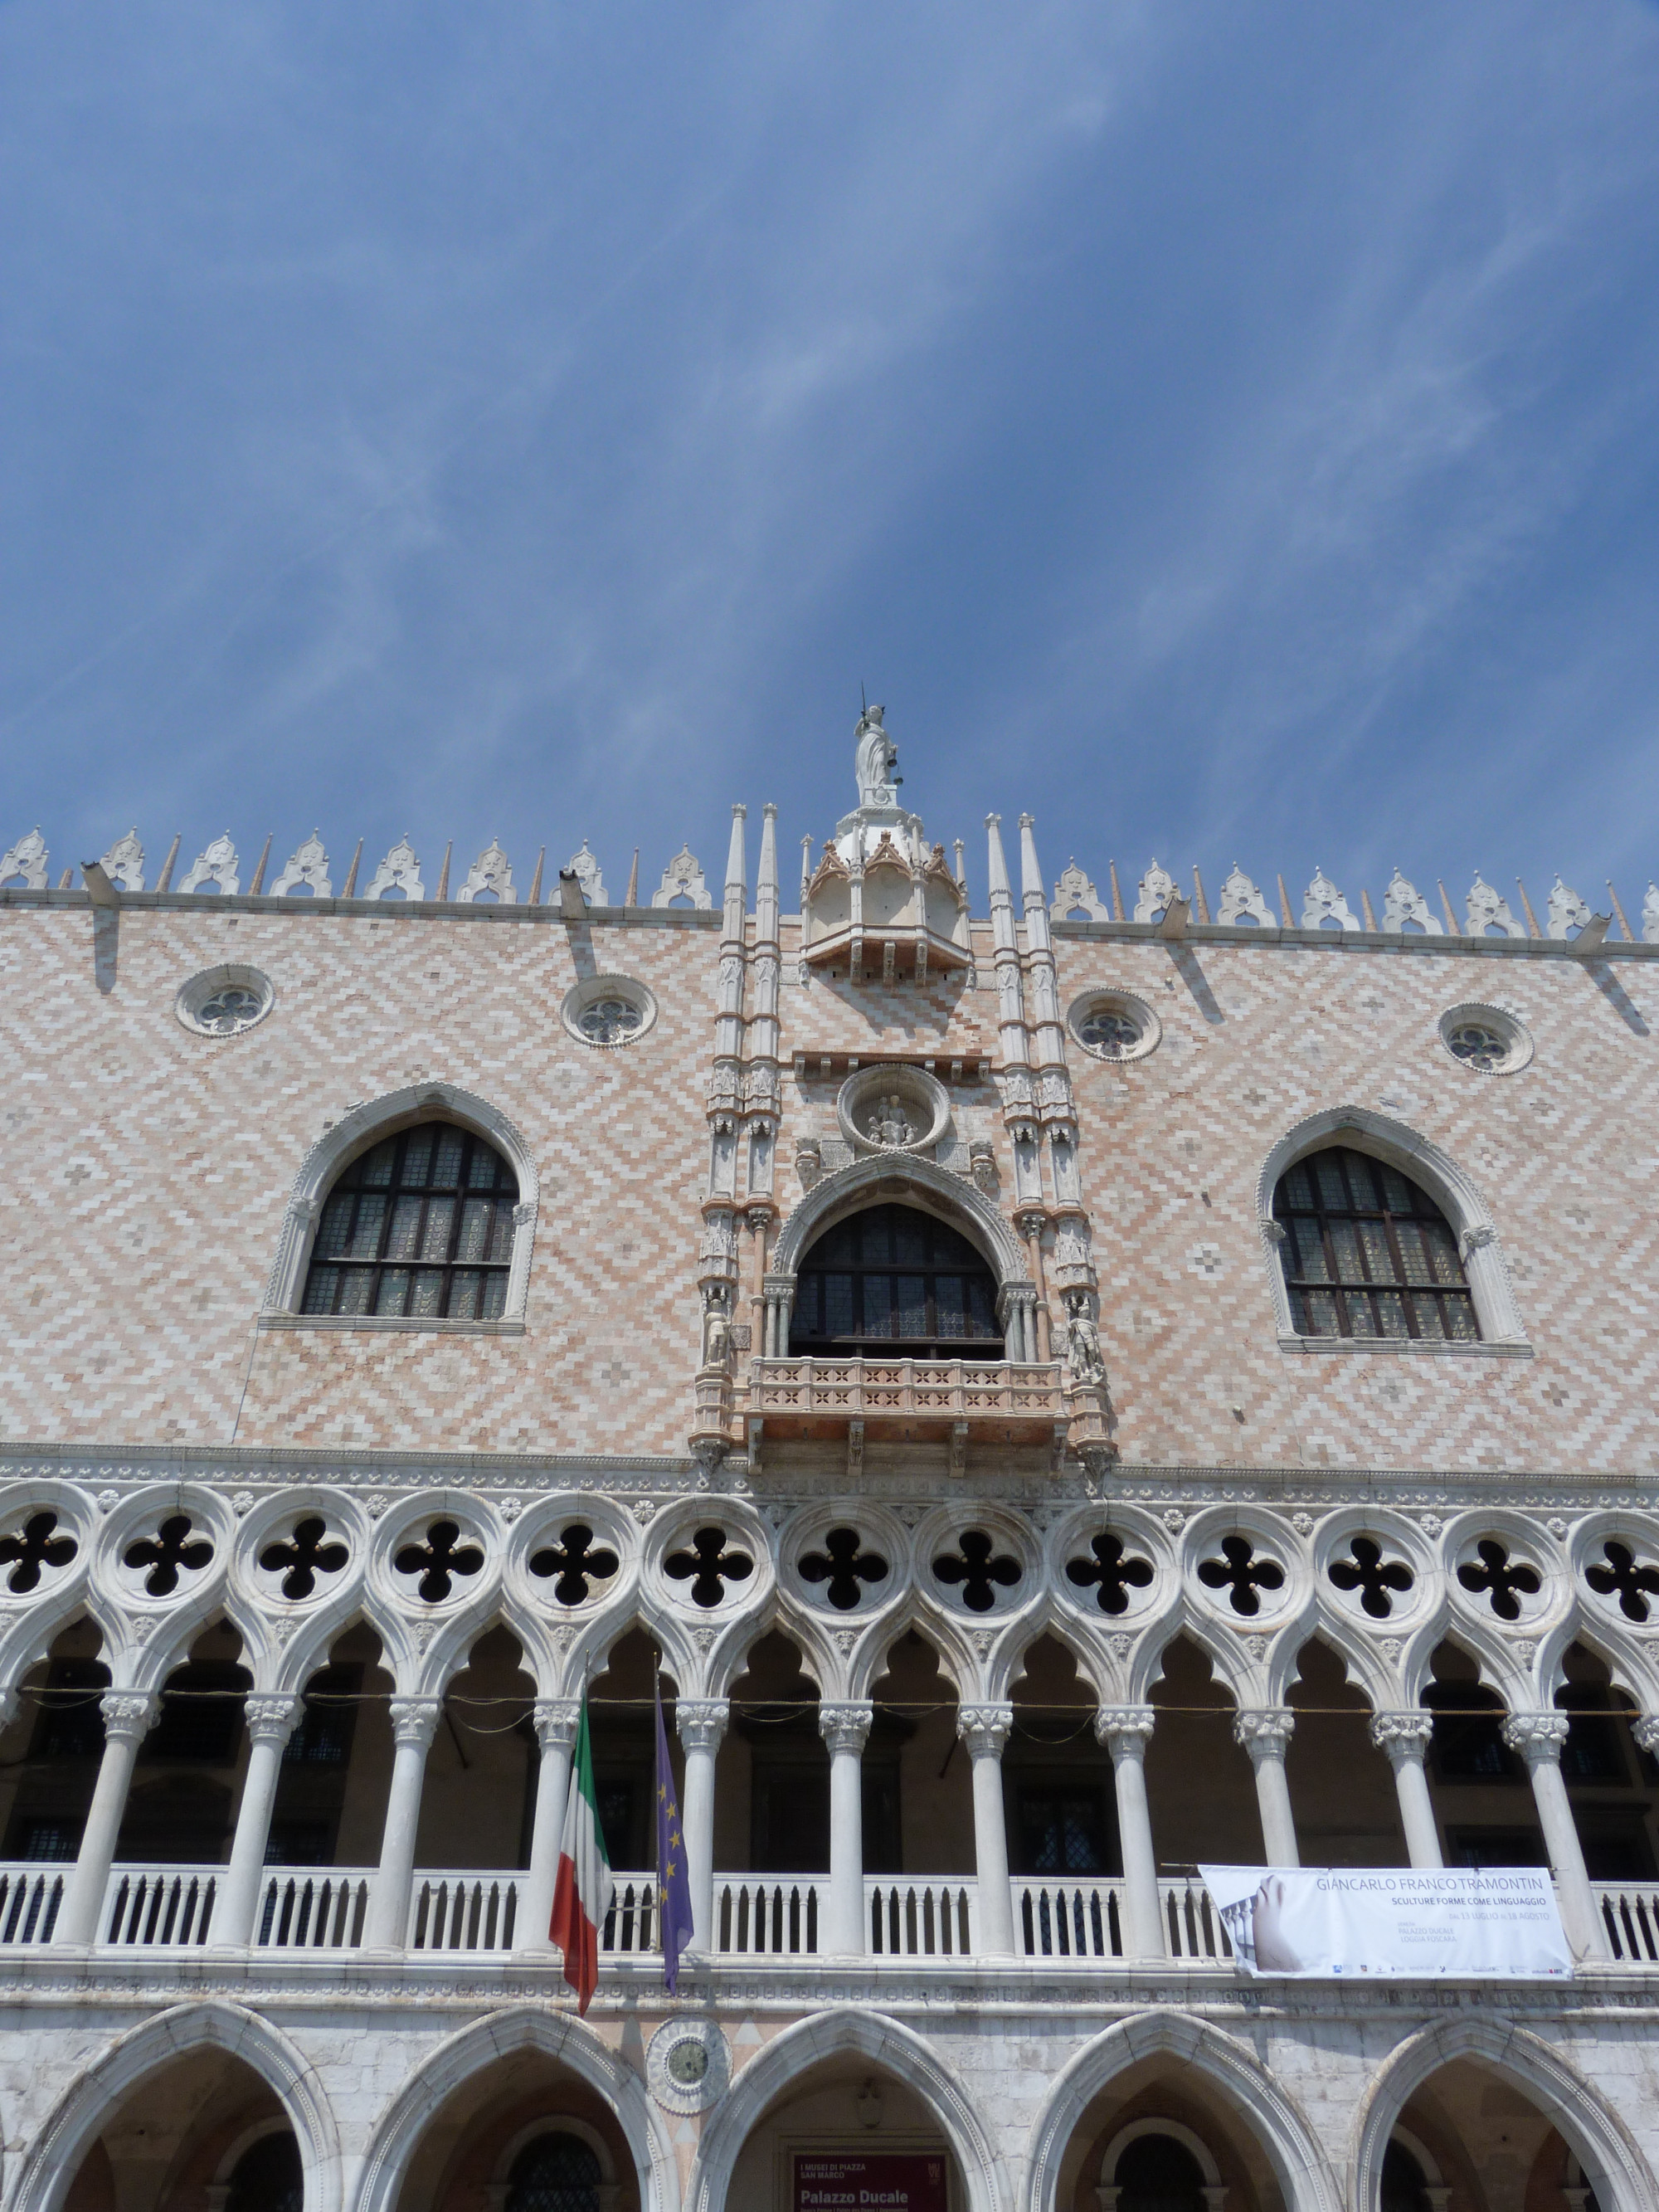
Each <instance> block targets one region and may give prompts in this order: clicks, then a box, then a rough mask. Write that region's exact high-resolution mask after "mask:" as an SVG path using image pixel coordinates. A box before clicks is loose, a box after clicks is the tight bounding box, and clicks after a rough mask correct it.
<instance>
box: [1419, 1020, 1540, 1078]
mask: <svg viewBox="0 0 1659 2212" xmlns="http://www.w3.org/2000/svg"><path fill="white" fill-rule="evenodd" d="M1440 1042H1442V1043H1443V1045H1444V1046H1445V1048H1446V1049H1447V1051H1448V1052H1449V1053H1450V1054H1451V1056H1452V1058H1453V1059H1454V1060H1462V1063H1463V1065H1464V1066H1465V1067H1467V1068H1468V1069H1469V1070H1470V1071H1471V1073H1474V1074H1475V1075H1513V1074H1514V1073H1515V1072H1516V1069H1517V1068H1521V1067H1524V1066H1526V1065H1527V1063H1528V1060H1530V1059H1531V1058H1532V1039H1531V1037H1530V1036H1528V1034H1527V1031H1526V1030H1524V1029H1523V1028H1522V1025H1521V1024H1520V1023H1519V1022H1518V1021H1516V1018H1515V1017H1514V1015H1513V1014H1510V1013H1506V1012H1504V1009H1503V1008H1502V1007H1501V1006H1454V1007H1453V1008H1452V1010H1451V1012H1449V1013H1448V1014H1443V1015H1442V1016H1441V1018H1440Z"/></svg>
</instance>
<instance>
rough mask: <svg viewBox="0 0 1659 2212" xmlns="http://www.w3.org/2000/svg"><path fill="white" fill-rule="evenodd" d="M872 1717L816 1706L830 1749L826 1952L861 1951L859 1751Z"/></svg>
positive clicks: (865, 1711) (864, 1711) (849, 1708)
mask: <svg viewBox="0 0 1659 2212" xmlns="http://www.w3.org/2000/svg"><path fill="white" fill-rule="evenodd" d="M874 1717H875V1716H874V1713H873V1712H872V1709H871V1707H870V1706H869V1705H851V1704H848V1705H820V1706H819V1707H818V1734H819V1735H821V1736H822V1737H823V1740H824V1741H825V1742H826V1743H827V1744H828V1745H829V1912H828V1914H827V1915H826V1916H825V1923H824V1926H823V1929H822V1931H821V1942H822V1945H823V1949H824V1950H825V1951H827V1952H831V1953H836V1954H840V1955H842V1956H847V1957H851V1956H857V1955H860V1954H862V1953H863V1952H864V1951H865V1949H866V1948H867V1939H866V1930H865V1925H864V1764H863V1762H864V1746H865V1742H866V1739H867V1737H868V1735H869V1734H870V1723H871V1722H872V1719H873V1718H874Z"/></svg>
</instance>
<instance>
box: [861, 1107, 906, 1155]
mask: <svg viewBox="0 0 1659 2212" xmlns="http://www.w3.org/2000/svg"><path fill="white" fill-rule="evenodd" d="M869 1135H870V1141H871V1142H872V1144H875V1145H883V1146H891V1147H892V1148H893V1149H894V1150H895V1151H898V1150H900V1149H901V1148H902V1146H906V1145H913V1144H914V1143H915V1139H916V1133H915V1127H914V1126H913V1125H912V1124H911V1122H910V1121H908V1119H907V1118H906V1116H905V1112H904V1101H903V1100H902V1098H900V1097H898V1096H897V1095H896V1094H895V1095H894V1096H892V1097H888V1098H883V1099H881V1100H879V1101H878V1103H877V1106H876V1109H875V1111H874V1113H873V1114H872V1115H871V1116H870V1125H869Z"/></svg>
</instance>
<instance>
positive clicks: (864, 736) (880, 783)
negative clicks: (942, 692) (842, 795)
mask: <svg viewBox="0 0 1659 2212" xmlns="http://www.w3.org/2000/svg"><path fill="white" fill-rule="evenodd" d="M886 711H887V709H886V708H884V707H866V708H865V710H864V712H863V713H862V714H860V716H859V726H858V728H857V729H856V730H855V731H854V755H853V773H854V777H855V778H856V780H857V782H858V787H859V806H860V811H862V810H864V809H866V808H869V807H885V806H896V805H898V786H899V785H900V784H901V783H902V781H904V779H903V777H902V776H896V775H894V773H893V770H894V769H895V768H896V766H897V764H898V747H897V746H896V744H894V743H893V741H892V739H891V738H890V737H889V736H888V734H887V732H886V731H885V730H884V728H883V727H882V721H881V718H882V716H883V715H884V714H885V713H886Z"/></svg>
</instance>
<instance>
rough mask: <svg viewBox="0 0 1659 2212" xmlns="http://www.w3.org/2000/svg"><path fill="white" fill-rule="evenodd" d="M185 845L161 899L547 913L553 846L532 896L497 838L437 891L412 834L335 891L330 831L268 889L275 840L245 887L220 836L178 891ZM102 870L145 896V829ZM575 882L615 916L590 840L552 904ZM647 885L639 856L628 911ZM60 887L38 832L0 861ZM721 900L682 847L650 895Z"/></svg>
mask: <svg viewBox="0 0 1659 2212" xmlns="http://www.w3.org/2000/svg"><path fill="white" fill-rule="evenodd" d="M179 843H180V840H179V838H178V837H174V839H173V842H172V844H171V845H170V846H169V847H168V848H167V858H166V860H164V861H163V862H162V864H161V872H160V873H159V874H158V875H157V876H156V878H155V883H154V884H151V885H149V889H150V890H152V891H154V892H155V893H158V894H160V893H164V892H172V893H173V895H174V896H180V897H183V896H201V897H223V898H234V897H237V896H246V897H248V898H260V897H267V898H305V899H332V898H339V899H398V900H407V901H410V902H431V903H432V904H435V905H454V906H471V905H492V906H519V905H524V906H532V907H534V906H540V905H541V904H543V896H542V885H543V878H544V873H545V863H546V859H547V848H546V847H545V846H544V847H543V848H542V849H541V851H540V852H539V853H538V854H537V856H536V866H535V871H534V872H533V874H532V877H531V881H530V888H529V890H528V891H527V892H521V891H520V889H519V886H518V885H517V884H515V883H514V881H513V866H512V863H511V861H510V860H508V859H507V854H506V853H505V852H503V850H502V849H501V842H500V841H499V839H495V838H492V839H491V840H490V842H489V844H488V845H486V846H485V848H484V849H483V852H482V853H480V854H479V855H478V857H477V860H475V861H474V862H473V864H472V866H471V868H470V869H469V870H468V871H467V873H466V877H465V881H464V882H462V883H461V884H459V887H458V888H456V889H454V890H452V889H451V887H450V862H451V860H452V857H453V852H454V848H453V844H451V845H448V846H446V847H445V848H444V856H443V861H442V864H441V866H440V868H439V871H438V880H437V883H436V884H435V887H434V888H433V889H432V890H429V891H428V888H427V883H426V878H425V875H424V873H423V872H422V866H421V861H420V859H419V857H418V855H417V854H416V851H415V848H414V846H413V845H412V844H411V843H410V840H409V837H408V836H407V835H406V834H405V835H404V836H402V837H400V838H399V839H398V842H397V843H396V844H395V845H394V846H393V847H392V849H391V851H390V852H389V853H388V854H386V858H385V859H384V860H382V861H381V862H380V865H379V866H378V867H376V868H374V871H373V872H372V873H371V874H369V876H368V880H367V882H360V877H361V876H362V873H363V866H362V860H363V841H362V838H359V839H358V841H357V846H356V851H355V852H354V853H353V854H352V856H351V864H350V866H349V867H348V868H347V870H346V872H345V877H344V879H343V882H342V883H340V884H339V885H338V886H336V884H335V881H334V876H333V863H332V861H331V860H330V858H329V854H328V848H327V847H326V846H325V844H324V842H323V837H322V832H321V831H320V830H318V829H313V831H312V833H311V835H310V836H309V837H307V839H306V840H305V842H304V843H303V844H301V846H300V847H299V848H297V850H296V851H295V853H294V854H292V855H291V856H290V857H289V860H288V861H287V863H286V864H285V865H284V866H283V867H282V868H281V869H280V870H279V871H278V872H277V873H276V875H275V876H274V877H273V878H271V880H270V883H269V884H267V882H266V876H267V873H268V871H269V869H270V851H271V843H272V840H271V838H270V837H267V838H266V839H265V842H264V848H263V850H262V851H261V853H260V854H259V858H258V863H257V864H256V866H255V867H254V870H253V873H252V877H250V878H248V880H247V881H246V883H244V881H243V878H242V862H241V858H240V854H238V852H237V850H236V846H235V842H234V840H233V838H232V837H231V835H230V833H229V831H228V830H227V831H226V832H225V834H224V836H222V837H216V838H214V839H213V841H212V842H211V843H210V845H209V846H208V847H207V848H206V849H205V850H204V852H201V853H198V854H197V856H196V858H195V860H192V861H191V864H190V866H188V867H187V868H186V869H185V872H184V873H183V875H182V876H180V877H179V879H178V881H177V883H176V884H175V882H174V880H173V878H174V875H175V872H176V871H177V868H178V861H179ZM88 865H95V866H96V867H98V868H100V869H101V870H102V872H103V874H104V876H105V878H106V879H107V882H108V884H109V885H111V886H112V887H113V889H114V890H116V891H117V892H123V891H125V892H129V893H134V892H141V891H143V890H144V889H145V888H146V885H145V883H144V848H143V845H142V844H141V843H140V842H139V838H138V832H137V829H129V830H128V832H127V833H126V835H125V837H118V838H117V840H116V841H115V842H114V843H113V844H112V846H111V847H110V848H109V850H108V851H107V852H106V854H104V855H103V856H102V858H101V859H100V860H98V861H97V862H96V863H95V864H88ZM79 874H80V871H78V870H77V869H75V868H65V869H64V871H63V873H62V875H61V876H60V877H59V878H58V884H57V888H58V890H64V891H66V890H76V889H78V888H79V885H78V883H77V877H78V875H79ZM561 878H566V879H568V880H571V881H574V884H575V885H576V887H577V889H578V890H580V894H581V898H582V902H583V904H584V905H586V906H590V907H606V906H609V904H610V896H609V894H608V893H607V891H606V890H605V878H604V876H603V875H602V873H601V872H600V868H599V861H598V860H597V859H596V858H595V856H594V854H592V852H591V851H590V850H589V848H588V843H587V840H586V838H585V837H584V838H583V840H582V842H581V845H580V848H579V849H578V850H577V851H576V852H574V853H573V854H571V856H570V860H569V862H568V866H566V867H564V868H563V869H562V870H560V871H556V873H555V876H554V879H553V881H552V884H551V885H550V890H549V896H548V897H547V900H546V903H547V904H548V905H549V906H550V907H559V906H561V905H562V899H561V896H560V890H559V884H560V879H561ZM639 884H640V856H639V854H638V853H637V852H635V855H634V866H633V868H632V871H631V872H630V873H629V879H628V892H627V896H626V898H625V899H624V901H623V904H624V905H625V906H629V907H633V906H637V905H638V904H639V903H640V899H639ZM51 889H52V869H51V856H50V854H48V852H47V850H46V839H45V837H44V836H42V835H41V833H40V829H38V828H36V829H31V830H30V831H29V832H28V834H27V836H23V837H20V838H19V839H18V840H17V842H16V843H15V845H13V846H12V847H11V848H10V849H9V851H8V852H6V853H5V854H3V855H0V890H26V891H46V890H51ZM648 904H649V906H650V907H651V908H664V907H678V908H690V909H691V910H692V911H694V912H703V913H707V912H708V910H709V909H710V908H712V907H713V905H714V896H713V894H712V892H711V891H710V890H709V888H708V884H707V882H706V881H705V879H704V877H703V872H702V863H701V862H700V861H699V860H697V858H696V854H694V853H693V852H692V850H691V848H690V846H689V845H686V846H682V847H681V848H680V850H679V851H678V853H677V854H675V855H674V857H673V859H672V860H670V862H669V863H668V865H667V866H666V867H665V869H664V870H663V872H662V881H661V883H660V884H659V886H658V887H657V889H656V890H654V891H653V893H652V894H651V897H650V900H649V902H648Z"/></svg>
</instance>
